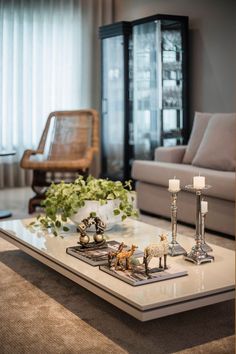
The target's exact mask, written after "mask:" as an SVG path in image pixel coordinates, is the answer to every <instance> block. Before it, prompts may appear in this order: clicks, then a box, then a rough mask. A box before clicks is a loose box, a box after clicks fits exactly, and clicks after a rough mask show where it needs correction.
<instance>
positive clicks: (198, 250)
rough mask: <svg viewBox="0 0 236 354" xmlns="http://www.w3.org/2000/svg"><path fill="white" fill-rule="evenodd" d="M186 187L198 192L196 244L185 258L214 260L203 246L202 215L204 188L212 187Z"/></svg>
mask: <svg viewBox="0 0 236 354" xmlns="http://www.w3.org/2000/svg"><path fill="white" fill-rule="evenodd" d="M185 188H186V189H190V190H194V191H195V192H196V234H195V241H196V244H195V245H194V246H193V247H192V249H191V251H190V252H189V253H188V254H187V256H186V257H185V260H186V261H190V262H193V263H195V264H201V263H206V262H213V261H214V257H213V256H210V255H209V254H208V253H207V252H206V251H204V250H203V248H202V215H201V200H202V190H204V189H209V188H211V186H209V185H206V186H205V187H204V188H202V189H196V188H194V187H193V185H188V186H186V187H185Z"/></svg>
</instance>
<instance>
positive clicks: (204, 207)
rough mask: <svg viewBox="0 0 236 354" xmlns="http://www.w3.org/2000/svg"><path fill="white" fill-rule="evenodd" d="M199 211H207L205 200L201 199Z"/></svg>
mask: <svg viewBox="0 0 236 354" xmlns="http://www.w3.org/2000/svg"><path fill="white" fill-rule="evenodd" d="M201 212H202V213H207V212H208V202H207V201H206V200H202V201H201Z"/></svg>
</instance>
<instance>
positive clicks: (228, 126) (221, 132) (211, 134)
mask: <svg viewBox="0 0 236 354" xmlns="http://www.w3.org/2000/svg"><path fill="white" fill-rule="evenodd" d="M235 138H236V113H227V114H225V113H224V114H223V113H217V114H214V115H213V116H212V117H211V119H210V121H209V124H208V126H207V128H206V131H205V133H204V136H203V138H202V141H201V144H200V146H199V148H198V151H197V153H196V155H195V157H194V159H193V161H192V164H193V165H195V166H201V167H207V168H212V169H216V170H221V171H234V170H235V167H236V161H235V152H236V144H235Z"/></svg>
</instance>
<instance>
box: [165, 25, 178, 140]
mask: <svg viewBox="0 0 236 354" xmlns="http://www.w3.org/2000/svg"><path fill="white" fill-rule="evenodd" d="M161 36H162V39H161V41H162V138H161V145H164V146H170V145H177V144H182V142H183V136H182V135H183V134H182V129H183V68H182V67H183V44H182V30H181V23H180V22H178V21H168V20H166V21H163V22H162V34H161Z"/></svg>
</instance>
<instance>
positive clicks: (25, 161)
mask: <svg viewBox="0 0 236 354" xmlns="http://www.w3.org/2000/svg"><path fill="white" fill-rule="evenodd" d="M40 153H42V152H41V151H40V150H30V149H28V150H25V151H24V154H23V156H22V158H21V161H20V167H21V168H26V169H27V168H29V166H28V162H29V160H30V156H32V155H36V154H40Z"/></svg>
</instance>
